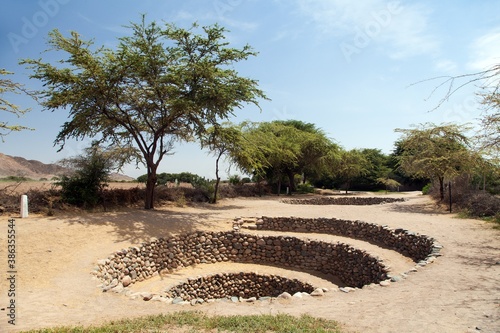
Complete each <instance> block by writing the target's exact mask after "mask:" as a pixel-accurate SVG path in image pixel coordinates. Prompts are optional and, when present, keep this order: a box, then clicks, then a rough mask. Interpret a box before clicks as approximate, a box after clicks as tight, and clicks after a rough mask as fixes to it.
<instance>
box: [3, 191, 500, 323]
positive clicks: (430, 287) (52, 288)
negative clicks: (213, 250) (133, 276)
mask: <svg viewBox="0 0 500 333" xmlns="http://www.w3.org/2000/svg"><path fill="white" fill-rule="evenodd" d="M396 196H404V197H406V198H408V199H409V200H408V201H407V202H404V203H394V204H385V205H378V206H301V205H289V204H284V203H280V202H279V200H277V198H274V197H272V198H271V197H268V198H259V199H257V198H256V199H232V200H224V201H222V202H221V203H220V204H218V205H217V206H211V205H198V206H196V207H186V208H176V207H163V208H161V209H158V210H155V211H142V210H132V209H130V210H127V211H120V212H110V213H99V214H88V213H86V214H82V215H79V216H76V215H73V216H56V217H50V218H49V217H36V216H32V217H29V218H27V219H22V220H21V219H18V218H16V236H17V250H18V253H17V258H16V259H17V266H18V267H17V271H18V273H17V277H16V278H17V281H16V282H17V284H16V306H17V307H16V325H15V326H12V325H9V324H8V323H7V320H8V318H7V316H6V312H5V311H4V310H2V311H0V332H18V331H21V330H27V329H33V328H42V327H48V326H60V325H90V324H98V323H101V322H103V321H108V320H113V319H119V318H123V317H135V316H141V315H146V314H155V313H166V312H173V311H179V310H193V309H196V310H200V311H204V312H207V313H209V314H227V315H232V314H276V313H289V314H292V315H300V314H303V313H308V314H311V315H313V316H317V317H322V318H327V319H334V320H337V321H340V322H341V323H343V324H344V325H345V326H346V328H347V329H349V330H352V331H355V332H380V333H391V332H397V333H405V332H408V333H410V332H425V333H428V332H439V333H446V332H449V333H461V332H464V333H465V332H483V333H484V332H487V333H498V332H500V264H499V263H500V237H499V236H500V231H498V230H494V229H492V226H491V225H490V224H487V223H484V222H481V221H476V220H469V219H457V218H454V217H453V215H450V214H446V213H443V212H441V211H439V210H437V209H436V208H435V207H434V205H433V204H432V203H431V202H430V201H429V199H428V198H426V197H423V196H421V195H419V194H418V193H405V194H398V195H396ZM263 215H266V216H301V217H336V218H343V219H350V220H362V221H366V222H370V223H377V224H382V225H388V226H390V227H393V228H396V227H401V228H405V229H409V230H412V231H415V232H418V233H421V234H426V235H429V236H431V237H434V238H436V239H437V240H438V241H439V242H440V243H441V244H442V245H443V246H444V249H443V250H442V252H441V253H442V254H443V256H442V257H440V258H438V260H436V261H435V262H434V263H432V264H431V265H428V266H426V267H424V268H421V269H419V270H418V272H415V273H412V274H410V275H409V277H408V278H407V279H406V280H403V281H401V282H397V283H393V284H391V285H390V286H389V287H380V286H377V287H375V288H369V289H366V290H357V291H355V292H350V293H343V292H329V293H326V294H325V296H324V297H322V298H304V299H296V300H293V301H287V302H281V301H280V302H277V301H275V302H272V303H261V302H257V303H254V304H247V303H240V304H230V305H228V303H212V304H204V305H199V306H196V307H191V306H179V305H170V304H165V303H161V302H144V301H142V300H139V299H137V300H131V299H129V298H127V297H126V296H124V295H118V294H113V293H102V292H101V291H100V289H99V288H97V285H98V284H99V281H97V280H95V279H94V278H93V276H92V275H91V271H92V270H93V268H94V266H95V265H96V262H97V260H99V259H103V258H106V257H107V256H108V255H109V254H111V253H112V252H114V251H116V250H119V249H121V248H126V247H128V246H131V245H137V244H138V243H140V242H143V241H147V240H149V238H150V237H158V236H169V235H174V234H179V233H184V232H191V231H194V230H212V231H213V230H229V229H230V227H231V220H232V219H233V218H234V217H236V216H245V217H257V216H263ZM7 220H8V217H7V216H1V217H0V270H1V271H2V275H3V276H5V275H6V273H5V272H7V267H6V264H7V262H6V261H7V254H6V242H7V240H6V238H7ZM251 233H253V232H251ZM266 233H268V234H270V232H266ZM293 235H294V236H297V237H307V238H313V239H324V240H328V241H337V240H340V241H343V242H344V241H345V242H347V243H350V244H352V245H353V246H357V247H360V248H366V249H367V251H370V253H373V254H375V255H378V256H379V257H381V258H383V259H384V261H386V262H387V263H389V264H390V265H391V267H392V269H393V270H394V271H395V272H396V273H397V272H401V271H402V270H407V267H408V268H410V267H413V266H414V263H412V262H411V261H409V260H408V259H407V258H404V257H402V256H400V255H399V254H397V253H395V252H393V251H388V250H384V249H380V248H377V247H373V246H372V245H371V244H367V243H364V242H358V241H356V240H351V239H339V238H336V237H333V236H328V235H312V234H308V235H303V234H293ZM224 265H226V266H219V265H199V266H198V267H196V268H195V269H187V270H186V271H184V272H179V277H178V279H182V278H184V277H188V276H190V275H191V274H194V275H202V274H207V273H211V272H217V271H224V270H227V269H236V270H240V269H243V267H240V266H234V267H231V266H227V264H224ZM251 266H253V265H250V266H248V265H245V267H248V269H250V270H252V271H259V272H262V270H263V269H265V273H269V272H270V268H268V267H267V268H266V267H265V268H262V267H259V266H254V267H251ZM276 272H278V270H276ZM279 273H280V275H285V274H289V275H288V276H290V277H295V276H296V275H297V274H299V273H297V272H290V271H289V272H284V271H279ZM301 274H302V273H301ZM285 276H286V275H285ZM300 278H301V280H302V279H311V281H313V279H319V280H314V282H315V283H322V282H321V277H312V276H308V275H307V274H304V275H301V276H300ZM166 282H167V281H162V280H161V279H157V280H156V281H155V280H154V279H152V280H151V281H146V282H144V283H142V284H137V285H136V286H134V287H133V288H139V289H142V288H145V289H154V288H158V289H161V288H164V285H165V283H166ZM169 283H173V281H170V282H169ZM0 287H1V289H0V308H4V307H5V306H6V305H7V301H8V297H7V289H8V281H7V279H6V278H2V280H1V282H0ZM476 328H479V329H480V330H476Z"/></svg>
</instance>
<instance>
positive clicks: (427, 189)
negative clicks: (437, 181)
mask: <svg viewBox="0 0 500 333" xmlns="http://www.w3.org/2000/svg"><path fill="white" fill-rule="evenodd" d="M431 189H432V183H429V184H427V185H425V186H424V187H423V188H422V194H423V195H428V194H429V193H430V191H431Z"/></svg>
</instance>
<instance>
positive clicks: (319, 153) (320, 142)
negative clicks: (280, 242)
mask: <svg viewBox="0 0 500 333" xmlns="http://www.w3.org/2000/svg"><path fill="white" fill-rule="evenodd" d="M242 133H243V136H242V140H241V142H242V146H241V149H238V150H235V151H234V152H233V153H232V155H231V159H232V160H233V161H234V162H235V163H236V164H237V165H238V166H239V167H240V168H241V169H242V170H244V171H246V172H247V173H250V174H254V175H256V176H257V177H258V178H259V177H264V178H266V179H267V180H268V181H269V182H275V183H276V184H277V187H278V194H279V193H280V192H279V191H280V188H281V183H282V180H283V177H286V178H288V186H289V188H290V190H291V191H294V189H295V176H296V175H303V176H304V177H307V176H311V175H315V174H319V173H321V171H322V168H323V167H325V164H327V161H328V158H329V157H330V156H333V154H331V153H332V152H336V151H337V148H338V147H337V146H336V145H335V144H334V143H332V142H331V141H330V140H329V139H328V138H327V137H326V135H325V134H324V133H323V132H322V131H321V130H320V129H317V128H316V127H315V126H314V124H310V123H304V122H302V121H298V120H287V121H272V122H262V123H247V124H244V125H243V126H242Z"/></svg>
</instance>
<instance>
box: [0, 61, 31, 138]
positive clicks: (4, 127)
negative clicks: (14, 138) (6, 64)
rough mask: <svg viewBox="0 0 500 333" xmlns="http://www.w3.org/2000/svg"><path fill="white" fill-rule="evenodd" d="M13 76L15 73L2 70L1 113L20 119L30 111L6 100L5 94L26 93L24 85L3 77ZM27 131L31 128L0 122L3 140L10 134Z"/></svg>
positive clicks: (0, 133) (0, 75)
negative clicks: (10, 114)
mask: <svg viewBox="0 0 500 333" xmlns="http://www.w3.org/2000/svg"><path fill="white" fill-rule="evenodd" d="M11 74H13V73H11V72H8V71H6V70H5V69H1V68H0V111H2V112H8V113H12V114H14V115H16V116H17V117H20V116H21V115H23V114H24V113H26V112H28V111H29V110H28V109H26V110H23V109H21V108H19V106H17V105H14V104H12V103H10V102H9V101H8V100H7V99H5V94H7V93H12V94H19V93H21V92H23V91H24V89H23V87H22V85H20V84H19V83H16V82H13V81H12V80H10V79H5V78H3V75H11ZM2 118H3V117H2ZM26 129H30V128H28V127H25V126H21V125H9V124H8V123H7V122H5V121H0V137H2V140H3V137H4V136H5V135H7V134H8V133H9V132H12V131H21V130H26Z"/></svg>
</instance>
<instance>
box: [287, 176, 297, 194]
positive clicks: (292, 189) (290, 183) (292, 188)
mask: <svg viewBox="0 0 500 333" xmlns="http://www.w3.org/2000/svg"><path fill="white" fill-rule="evenodd" d="M287 174H288V187H289V188H290V193H292V192H295V190H296V188H295V174H294V173H293V171H289V172H288V173H287Z"/></svg>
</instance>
